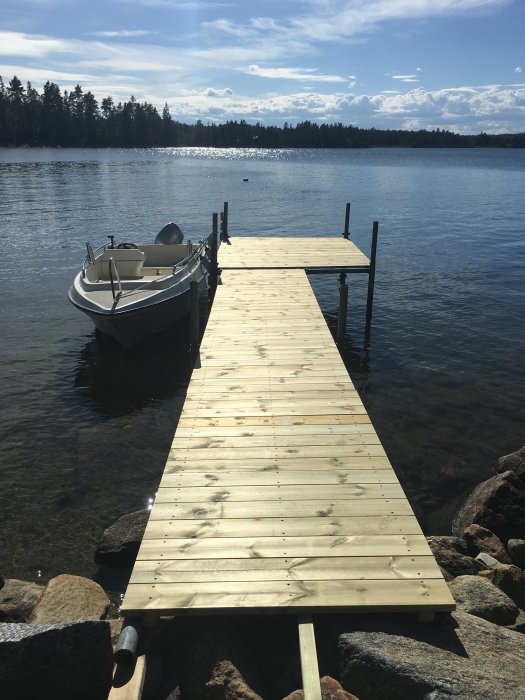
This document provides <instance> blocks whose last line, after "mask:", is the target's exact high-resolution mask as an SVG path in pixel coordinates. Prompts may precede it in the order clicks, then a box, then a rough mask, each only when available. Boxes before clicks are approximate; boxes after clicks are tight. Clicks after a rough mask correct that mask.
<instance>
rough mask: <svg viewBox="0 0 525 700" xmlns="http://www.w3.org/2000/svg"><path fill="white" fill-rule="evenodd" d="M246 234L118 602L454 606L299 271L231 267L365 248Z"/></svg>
mask: <svg viewBox="0 0 525 700" xmlns="http://www.w3.org/2000/svg"><path fill="white" fill-rule="evenodd" d="M252 243H253V239H250V241H249V245H248V243H245V242H244V240H243V239H238V238H235V239H234V241H233V240H232V246H221V251H222V252H221V255H220V265H221V266H222V268H223V274H222V284H221V285H219V286H218V288H217V293H216V296H215V302H214V306H213V309H212V311H211V314H210V318H209V321H208V325H207V328H206V333H205V336H204V339H203V342H202V345H201V348H200V352H199V353H198V356H197V358H196V362H195V369H194V371H193V375H192V379H191V382H190V385H189V387H188V390H187V396H186V400H185V404H184V408H183V411H182V414H181V417H180V420H179V423H178V427H177V432H176V435H175V437H174V439H173V443H172V446H171V449H170V450H169V454H168V456H167V461H166V468H165V471H164V475H163V477H162V480H161V482H160V485H159V487H158V490H157V493H156V497H155V502H154V505H153V509H152V511H151V515H150V520H149V523H148V526H147V528H146V531H145V534H144V539H143V541H142V544H141V547H140V550H139V553H138V557H137V561H136V563H135V567H134V569H133V573H132V576H131V580H130V583H129V586H128V589H127V592H126V595H125V598H124V601H123V605H122V612H123V613H124V614H125V615H133V614H140V615H143V616H148V615H153V616H155V615H156V616H159V615H164V614H168V615H182V614H206V613H217V614H223V613H232V612H274V611H279V612H281V611H291V612H296V613H300V614H309V613H314V612H329V611H366V610H373V611H403V610H414V611H438V610H451V609H453V608H454V601H453V599H452V597H451V595H450V593H449V591H448V587H447V585H446V583H445V582H444V580H443V578H442V575H441V572H440V569H439V568H438V566H437V564H436V562H435V560H434V558H433V556H432V553H431V551H430V549H429V546H428V544H427V541H426V539H425V537H424V536H423V533H422V532H421V529H420V527H419V524H418V523H417V520H416V518H415V516H414V514H413V512H412V509H411V507H410V504H409V503H408V501H407V499H406V497H405V494H404V492H403V489H402V488H401V485H400V484H399V481H398V479H397V477H396V474H395V473H394V471H393V469H392V466H391V464H390V462H389V460H388V457H387V455H386V453H385V451H384V449H383V447H382V445H381V443H380V441H379V438H378V436H377V434H376V432H375V430H374V427H373V426H372V423H371V421H370V418H369V417H368V415H367V412H366V408H365V406H364V405H363V402H362V401H361V398H360V396H359V394H358V392H357V391H356V389H355V387H354V385H353V384H352V382H351V380H350V378H349V377H348V373H347V371H346V368H345V366H344V364H343V362H342V360H341V358H340V356H339V353H338V351H337V349H336V347H335V345H334V343H333V340H332V337H331V334H330V332H329V330H328V329H327V326H326V323H325V321H324V319H323V316H322V313H321V311H320V309H319V305H318V303H317V301H316V299H315V295H314V294H313V292H312V289H311V287H310V284H309V282H308V279H307V277H306V275H305V273H304V271H303V270H299V269H297V270H295V269H287V270H284V271H281V270H277V269H264V270H258V269H250V270H247V269H244V270H237V269H231V268H236V267H237V266H243V265H245V266H247V267H249V268H251V267H253V266H256V265H261V266H268V265H270V266H271V265H274V264H277V263H276V262H275V261H276V260H277V258H278V259H279V264H280V263H283V264H287V265H289V266H290V267H291V268H293V267H294V266H296V265H297V266H299V267H304V266H306V267H308V266H315V267H319V266H322V265H324V264H326V265H327V266H333V267H341V266H342V261H343V260H344V261H345V263H348V264H355V265H358V266H359V265H368V259H367V258H366V257H365V256H363V255H362V254H361V253H360V252H359V251H357V249H355V246H353V244H351V243H349V242H348V241H344V239H342V240H340V241H339V240H337V241H335V240H334V239H330V242H329V241H328V239H326V241H323V242H322V245H321V247H320V246H319V243H318V242H317V241H316V242H315V243H314V242H313V240H308V241H306V242H305V244H304V246H302V248H301V246H299V247H298V248H297V239H290V240H286V239H281V238H279V239H273V240H272V241H267V240H264V239H256V243H255V244H254V245H252ZM332 243H334V245H333V246H332ZM324 245H326V250H325V249H322V246H324ZM276 246H277V248H276ZM223 249H224V250H223ZM276 251H278V252H276ZM338 256H339V259H337V258H338ZM329 261H331V263H330V262H329ZM314 263H315V264H314ZM314 675H315V673H314Z"/></svg>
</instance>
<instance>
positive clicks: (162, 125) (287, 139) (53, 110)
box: [0, 76, 525, 148]
mask: <svg viewBox="0 0 525 700" xmlns="http://www.w3.org/2000/svg"><path fill="white" fill-rule="evenodd" d="M0 146H63V147H68V146H69V147H87V148H90V147H120V148H151V147H159V146H209V147H222V148H231V147H242V148H369V147H374V146H393V147H394V146H397V147H400V146H401V147H412V148H414V147H416V148H470V147H510V148H524V147H525V133H521V134H499V135H490V134H485V133H481V134H477V135H470V136H468V135H461V134H455V133H453V132H450V131H446V130H442V129H435V130H432V131H427V130H420V131H403V130H401V129H398V130H391V129H374V128H372V129H360V128H358V127H356V126H345V125H343V124H341V123H338V124H321V125H319V124H316V123H315V122H311V121H304V122H300V123H298V124H296V125H295V126H292V125H289V124H287V123H285V124H284V126H283V127H277V126H263V125H261V124H259V123H257V124H248V123H247V122H246V121H245V120H244V119H241V121H239V122H237V121H228V122H226V123H225V124H204V123H203V122H202V121H200V120H198V121H197V122H196V123H195V124H183V123H181V122H178V121H175V120H173V119H172V117H171V115H170V111H169V108H168V105H167V104H166V105H165V106H164V109H163V110H162V114H159V113H158V111H157V109H156V107H154V106H153V105H151V104H148V103H147V102H143V103H139V102H137V100H136V99H135V98H134V97H131V98H130V99H129V101H128V102H118V103H117V104H115V102H114V100H113V98H112V97H105V98H104V99H103V100H102V102H101V103H100V105H99V103H98V101H97V100H96V99H95V97H94V95H93V94H92V93H91V92H89V91H88V92H84V91H83V90H82V88H81V87H80V85H77V86H76V88H75V89H74V90H72V91H70V92H68V91H67V90H64V91H63V92H61V90H60V88H59V86H58V85H56V83H52V82H49V81H48V82H47V83H46V84H45V85H44V88H43V92H42V93H39V92H38V91H37V90H35V89H34V88H33V87H32V85H31V83H27V85H26V87H24V86H23V84H22V82H21V81H20V80H19V79H18V78H17V77H16V76H14V77H13V78H12V79H11V80H10V81H9V84H8V85H7V86H6V85H5V84H4V82H3V80H2V78H1V77H0Z"/></svg>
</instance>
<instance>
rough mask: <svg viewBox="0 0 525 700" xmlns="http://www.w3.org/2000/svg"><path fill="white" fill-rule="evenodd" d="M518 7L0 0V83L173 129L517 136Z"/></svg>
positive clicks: (523, 78)
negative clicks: (72, 93)
mask: <svg viewBox="0 0 525 700" xmlns="http://www.w3.org/2000/svg"><path fill="white" fill-rule="evenodd" d="M524 36H525V1H524V0H257V1H255V2H252V0H2V13H1V19H0V75H2V76H3V79H4V82H6V83H7V82H8V81H9V80H10V79H11V78H12V77H13V75H17V76H18V77H19V78H20V80H22V82H23V83H24V84H25V83H26V82H27V81H31V83H32V84H33V86H34V87H36V88H37V89H39V90H41V88H42V86H43V84H44V83H45V82H46V81H47V80H50V81H52V82H56V83H58V85H59V86H60V87H61V88H62V89H67V90H70V89H72V88H74V87H75V85H76V84H77V83H79V84H80V85H81V86H82V88H83V89H84V91H87V90H91V91H92V92H93V93H94V94H95V96H96V97H97V98H98V99H102V98H103V97H105V96H107V95H111V96H112V97H113V98H114V99H115V100H116V101H119V100H122V101H123V100H127V99H129V98H130V96H131V95H134V96H135V97H136V99H137V100H139V101H140V102H142V101H147V102H151V103H153V104H155V105H156V106H157V107H159V109H162V107H163V106H164V104H165V103H167V104H168V106H169V108H170V112H171V114H172V116H173V117H174V118H176V119H179V120H181V121H187V122H192V121H195V120H196V119H202V120H203V121H205V122H208V121H217V122H221V121H225V120H227V119H246V120H248V121H254V122H255V121H259V122H261V123H264V124H277V125H282V124H283V123H284V122H285V121H287V122H289V123H292V124H295V123H297V122H298V121H303V120H305V119H310V120H315V121H317V122H320V123H321V122H328V123H332V122H335V121H341V122H343V123H345V124H354V125H357V126H360V127H371V126H375V127H377V128H410V129H414V128H437V127H439V128H445V129H451V130H453V131H458V132H461V133H478V132H480V131H486V132H488V133H501V132H520V131H525V74H524V73H523V71H524V70H525V51H524V47H525V40H524Z"/></svg>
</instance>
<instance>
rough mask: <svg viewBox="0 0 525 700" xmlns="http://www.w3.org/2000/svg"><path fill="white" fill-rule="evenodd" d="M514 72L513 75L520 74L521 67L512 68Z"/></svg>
mask: <svg viewBox="0 0 525 700" xmlns="http://www.w3.org/2000/svg"><path fill="white" fill-rule="evenodd" d="M514 72H515V73H521V72H522V70H521V66H516V68H514Z"/></svg>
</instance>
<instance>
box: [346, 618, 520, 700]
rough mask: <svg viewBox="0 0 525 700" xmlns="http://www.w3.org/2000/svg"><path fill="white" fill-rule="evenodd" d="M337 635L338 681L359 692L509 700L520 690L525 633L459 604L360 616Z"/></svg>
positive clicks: (403, 699)
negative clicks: (435, 614)
mask: <svg viewBox="0 0 525 700" xmlns="http://www.w3.org/2000/svg"><path fill="white" fill-rule="evenodd" d="M356 626H357V627H358V628H359V629H358V630H356V631H353V632H349V633H346V634H343V635H341V636H340V638H339V651H340V663H341V681H342V683H343V684H344V685H347V686H348V687H351V688H352V691H353V692H354V693H356V694H357V695H358V697H359V698H360V700H407V699H408V698H410V700H450V698H451V697H458V698H468V700H487V698H490V699H491V700H509V699H510V698H520V697H522V696H523V688H524V687H525V664H524V663H523V659H524V658H525V657H524V655H525V635H521V634H517V633H516V632H514V631H511V630H507V629H506V628H505V627H500V626H498V625H494V624H492V623H491V622H487V621H486V620H482V619H481V618H479V617H475V616H474V615H469V614H468V613H464V612H455V613H452V615H450V616H447V618H446V619H445V621H444V622H442V623H417V622H415V621H414V622H413V621H410V620H409V619H407V617H406V616H404V617H402V618H401V619H399V618H398V619H394V616H391V617H383V618H381V619H375V620H374V619H373V618H368V620H367V621H363V622H361V624H359V622H357V624H356Z"/></svg>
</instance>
